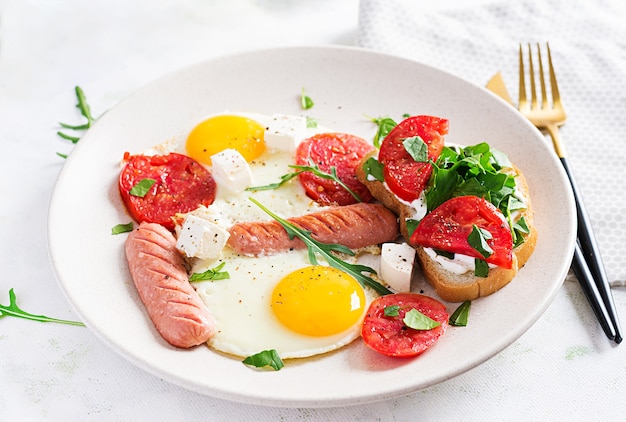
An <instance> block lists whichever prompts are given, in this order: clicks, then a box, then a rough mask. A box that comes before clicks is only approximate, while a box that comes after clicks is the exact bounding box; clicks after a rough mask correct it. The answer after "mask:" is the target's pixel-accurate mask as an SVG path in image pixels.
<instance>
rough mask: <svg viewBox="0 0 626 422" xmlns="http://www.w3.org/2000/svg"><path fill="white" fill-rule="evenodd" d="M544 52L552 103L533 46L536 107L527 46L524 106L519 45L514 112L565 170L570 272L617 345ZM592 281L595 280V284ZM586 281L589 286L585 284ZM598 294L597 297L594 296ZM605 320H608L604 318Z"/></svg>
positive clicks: (609, 303)
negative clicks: (570, 208) (574, 233)
mask: <svg viewBox="0 0 626 422" xmlns="http://www.w3.org/2000/svg"><path fill="white" fill-rule="evenodd" d="M546 49H547V56H548V73H549V75H550V91H551V93H552V102H551V103H550V101H548V93H547V89H546V82H545V76H544V74H545V72H544V68H543V62H542V58H541V57H542V55H541V47H540V46H539V44H537V56H536V57H537V63H538V65H539V69H538V72H537V75H538V76H539V84H540V88H541V106H540V105H539V100H538V96H537V86H536V83H535V74H536V73H535V68H534V66H533V54H532V49H531V46H530V44H528V76H529V80H530V94H531V99H530V104H529V103H528V100H527V99H526V82H525V80H526V77H525V76H524V75H525V71H524V51H523V48H522V45H521V44H520V47H519V103H518V110H519V111H520V112H521V113H522V114H523V115H524V116H526V118H527V119H528V120H530V121H531V122H532V123H533V124H534V125H535V126H536V127H537V128H538V129H543V130H545V131H546V132H548V134H549V135H550V138H551V139H552V144H553V147H554V150H555V152H556V154H557V155H558V157H559V159H560V160H561V163H562V164H563V167H564V168H565V172H566V173H567V176H568V177H569V180H570V184H571V186H572V191H573V193H574V199H575V200H576V213H577V216H578V238H577V240H576V249H575V253H574V260H573V269H574V272H575V273H576V276H577V278H578V280H579V281H580V282H581V286H582V287H583V290H584V292H585V295H586V296H587V299H589V301H590V302H591V304H592V307H593V310H594V312H595V313H596V316H597V317H598V319H599V320H600V324H601V325H602V328H603V329H604V332H605V333H606V335H607V337H609V338H610V339H611V340H614V341H615V342H616V343H620V342H621V341H622V335H621V333H620V325H619V320H618V317H617V311H616V309H615V303H614V301H613V297H612V295H611V291H610V285H609V282H608V278H607V276H606V272H605V270H604V265H603V264H602V258H601V257H600V250H599V247H598V244H597V241H596V238H595V236H594V234H593V230H592V228H591V220H590V218H589V215H588V214H587V210H586V208H585V205H584V203H583V201H582V198H581V196H580V192H579V189H578V186H577V184H576V181H575V180H574V175H573V174H572V172H571V170H570V167H569V164H568V162H567V159H566V157H565V150H564V149H563V146H562V144H561V140H560V137H559V127H560V126H561V125H563V124H564V123H565V120H566V118H567V116H566V114H565V109H564V108H563V104H561V96H560V94H559V87H558V85H557V82H556V74H555V72H554V66H553V65H552V55H551V53H550V46H549V45H548V44H546ZM592 279H593V280H595V283H594V281H593V280H592ZM586 281H589V282H588V283H586ZM598 293H599V295H600V297H598V296H597V295H598ZM607 314H608V315H607ZM607 316H608V319H607V318H606V317H607Z"/></svg>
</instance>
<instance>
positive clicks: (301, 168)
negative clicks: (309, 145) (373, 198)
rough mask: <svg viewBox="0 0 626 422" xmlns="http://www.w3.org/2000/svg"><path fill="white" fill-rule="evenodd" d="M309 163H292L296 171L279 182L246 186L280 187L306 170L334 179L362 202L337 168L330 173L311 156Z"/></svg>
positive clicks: (251, 188) (257, 189)
mask: <svg viewBox="0 0 626 422" xmlns="http://www.w3.org/2000/svg"><path fill="white" fill-rule="evenodd" d="M309 164H310V165H308V166H298V165H290V166H289V167H290V168H293V169H296V171H295V172H293V173H287V174H283V175H282V176H280V181H279V182H276V183H270V184H269V185H264V186H253V187H250V188H246V190H247V191H259V190H270V189H278V188H279V187H281V186H282V185H284V184H285V183H287V182H288V181H290V180H291V179H293V178H294V177H296V176H298V175H299V174H301V173H305V172H311V173H313V174H314V175H316V176H317V177H320V178H322V179H328V180H332V181H334V182H335V183H337V184H338V185H339V186H341V187H342V188H344V189H345V190H346V191H348V193H349V194H350V195H352V197H353V198H354V199H355V200H356V201H357V202H362V201H361V197H360V196H359V195H358V194H357V193H356V192H354V191H353V190H352V189H350V188H349V187H348V185H346V184H345V183H344V182H343V181H342V180H341V179H340V178H339V176H337V169H336V168H335V167H334V166H333V167H331V168H330V173H326V172H325V171H323V170H322V169H320V168H319V166H318V165H317V164H315V163H314V162H313V160H311V158H309Z"/></svg>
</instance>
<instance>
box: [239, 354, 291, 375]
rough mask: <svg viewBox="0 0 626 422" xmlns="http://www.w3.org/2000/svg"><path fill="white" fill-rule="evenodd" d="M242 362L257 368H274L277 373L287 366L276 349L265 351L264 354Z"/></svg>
mask: <svg viewBox="0 0 626 422" xmlns="http://www.w3.org/2000/svg"><path fill="white" fill-rule="evenodd" d="M242 362H243V363H244V364H246V365H250V366H254V367H256V368H263V367H265V366H270V367H272V368H274V370H275V371H280V369H281V368H282V367H283V366H285V364H284V363H283V360H282V359H281V358H280V356H279V355H278V352H277V351H276V350H275V349H271V350H263V351H262V352H259V353H257V354H254V355H252V356H248V357H247V358H245V359H244V360H243V361H242Z"/></svg>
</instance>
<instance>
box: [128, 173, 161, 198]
mask: <svg viewBox="0 0 626 422" xmlns="http://www.w3.org/2000/svg"><path fill="white" fill-rule="evenodd" d="M155 183H156V180H154V179H150V178H147V177H146V178H145V179H141V180H140V181H139V182H137V184H136V185H135V186H133V187H132V188H130V194H131V195H133V196H139V197H141V198H143V197H144V196H146V194H147V193H148V192H149V191H150V188H151V187H152V185H154V184H155Z"/></svg>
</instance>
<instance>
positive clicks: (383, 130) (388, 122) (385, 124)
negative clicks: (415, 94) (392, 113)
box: [370, 116, 397, 148]
mask: <svg viewBox="0 0 626 422" xmlns="http://www.w3.org/2000/svg"><path fill="white" fill-rule="evenodd" d="M370 120H371V121H372V122H374V123H376V125H378V130H377V131H376V134H375V135H374V146H375V147H376V148H380V146H381V144H382V143H383V140H384V139H385V137H386V136H387V135H389V132H391V130H392V129H393V128H394V127H396V126H397V123H396V122H395V120H393V119H392V118H391V117H386V116H385V117H375V118H370Z"/></svg>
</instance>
